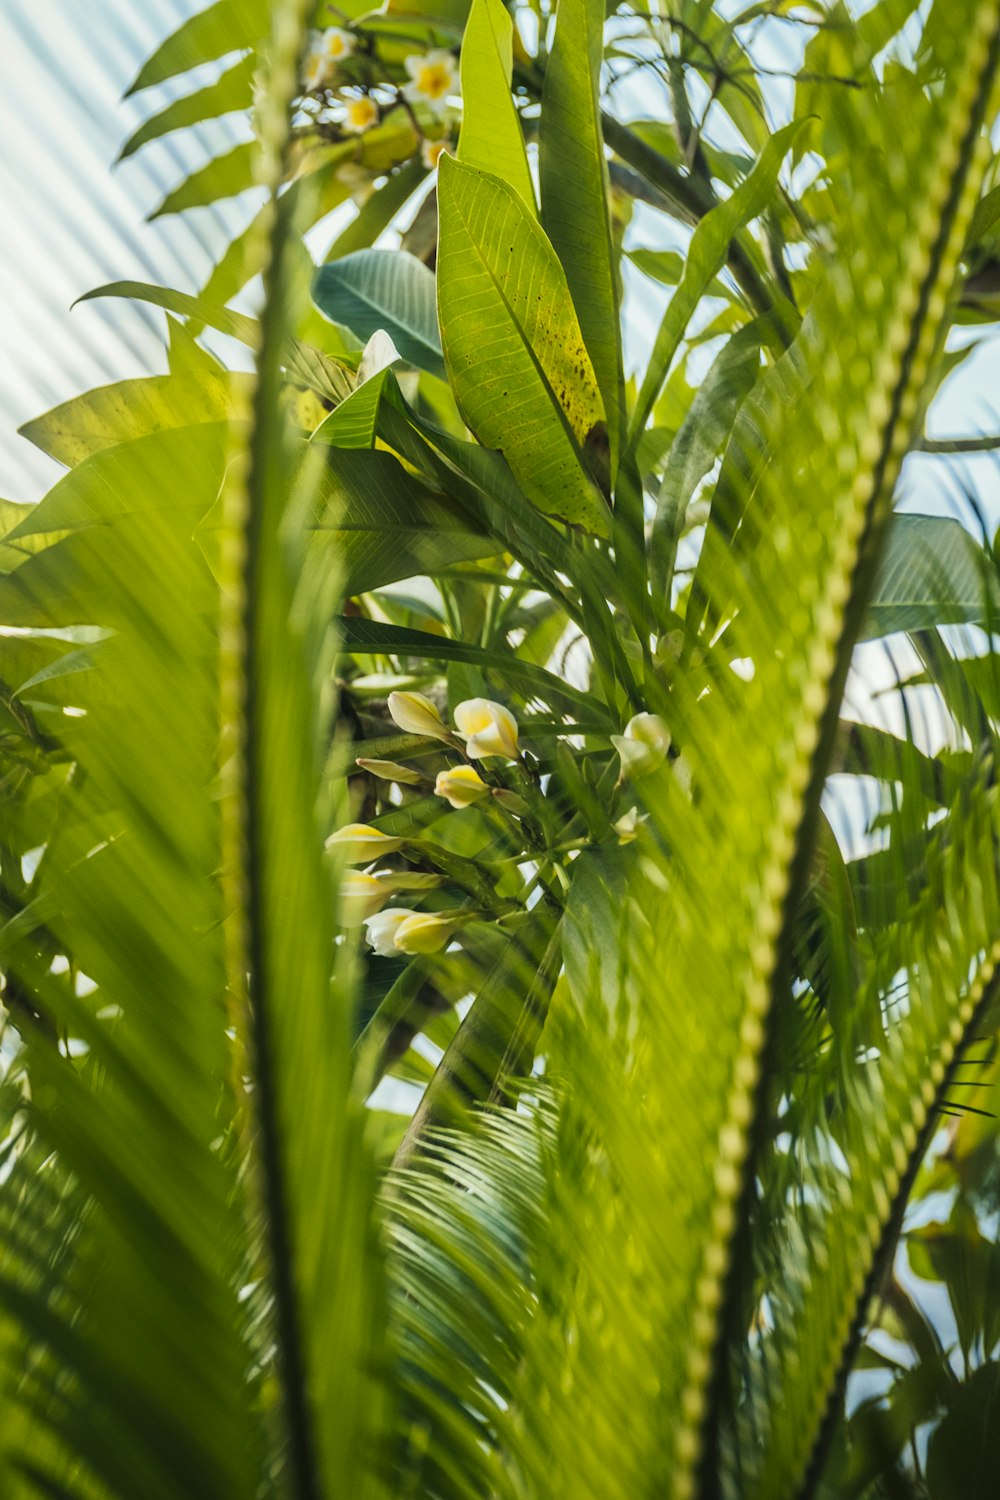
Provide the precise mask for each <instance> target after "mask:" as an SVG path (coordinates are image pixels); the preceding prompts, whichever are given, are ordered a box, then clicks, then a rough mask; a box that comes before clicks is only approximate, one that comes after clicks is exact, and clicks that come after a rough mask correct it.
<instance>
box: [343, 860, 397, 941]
mask: <svg viewBox="0 0 1000 1500" xmlns="http://www.w3.org/2000/svg"><path fill="white" fill-rule="evenodd" d="M391 895H392V891H391V890H390V889H389V887H388V886H387V885H383V884H382V882H381V880H376V878H375V876H374V875H361V874H359V873H358V871H356V870H351V871H350V872H349V873H348V874H347V875H345V876H344V878H343V880H342V881H341V882H340V922H341V925H342V926H343V927H360V926H361V923H362V922H367V921H368V919H369V917H373V916H374V915H375V913H376V912H379V911H381V910H382V908H383V906H384V905H385V903H386V902H387V901H388V899H389V897H390V896H391Z"/></svg>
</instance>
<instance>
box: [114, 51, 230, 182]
mask: <svg viewBox="0 0 1000 1500" xmlns="http://www.w3.org/2000/svg"><path fill="white" fill-rule="evenodd" d="M256 67H257V59H256V58H255V57H254V56H253V55H252V54H251V55H249V56H247V57H243V58H241V59H240V61H239V62H238V63H234V64H233V66H232V67H231V68H227V69H226V71H225V72H224V73H223V74H222V76H221V77H220V78H217V79H216V80H215V82H214V83H210V84H207V85H206V86H205V88H203V89H196V90H195V91H194V93H191V94H185V95H184V96H183V98H181V99H174V100H173V102H172V103H170V104H168V105H167V107H166V109H161V110H160V111H159V113H158V114H155V115H151V116H150V118H149V119H148V120H145V121H144V122H143V123H142V124H141V125H140V126H139V128H138V130H134V131H133V132H132V134H131V135H130V136H129V138H128V140H127V141H126V142H125V144H124V146H123V147H122V149H121V151H120V153H119V156H118V160H119V161H125V159H126V158H127V157H129V156H132V155H133V154H134V153H135V152H136V151H138V150H139V148H140V146H145V145H146V144H147V143H148V142H149V141H155V140H159V139H160V138H161V137H162V136H165V135H169V134H170V132H171V131H174V130H182V129H184V127H185V126H188V125H200V124H201V123H202V121H203V120H214V119H218V117H219V116H220V115H228V114H232V113H233V112H234V111H236V110H245V109H249V108H250V104H251V102H252V99H253V75H254V71H255V69H256Z"/></svg>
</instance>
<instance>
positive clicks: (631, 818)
mask: <svg viewBox="0 0 1000 1500" xmlns="http://www.w3.org/2000/svg"><path fill="white" fill-rule="evenodd" d="M646 817H647V814H645V813H642V814H640V812H639V809H638V808H637V807H630V808H629V810H628V812H627V813H623V814H622V816H621V817H620V818H619V819H618V821H617V823H615V824H613V825H612V826H613V827H614V830H615V833H617V835H618V842H619V844H631V843H632V841H633V839H635V838H637V837H638V835H639V824H640V823H645V821H646Z"/></svg>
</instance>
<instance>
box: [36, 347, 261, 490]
mask: <svg viewBox="0 0 1000 1500" xmlns="http://www.w3.org/2000/svg"><path fill="white" fill-rule="evenodd" d="M246 383H247V382H246V377H245V376H240V375H229V374H228V373H227V372H226V371H225V370H223V369H221V368H220V367H219V366H218V365H216V367H215V372H214V373H213V372H212V371H211V370H205V371H203V372H202V374H201V375H200V376H199V377H198V379H197V380H193V379H191V378H178V377H177V376H173V375H152V376H149V377H148V378H147V379H144V380H123V381H119V382H118V383H117V384H115V385H105V386H98V387H97V388H96V389H95V390H92V391H88V392H87V394H86V395H85V396H76V397H75V398H74V399H73V400H72V401H66V402H64V403H63V404H62V406H56V407H54V408H53V409H52V411H50V412H47V413H46V414H45V416H43V417H36V418H35V420H34V421H33V422H28V423H26V424H25V426H24V427H22V428H21V429H20V432H21V435H22V437H26V438H27V439H28V441H29V442H31V443H34V444H35V446H36V447H38V448H41V450H42V452H43V453H48V454H49V455H50V457H52V458H54V459H56V460H57V461H58V462H59V463H61V464H65V465H66V466H67V468H72V467H73V465H74V464H78V463H80V462H81V461H82V460H83V459H85V458H89V457H90V455H91V454H92V453H97V452H98V451H99V450H100V449H101V448H111V447H113V446H114V445H115V444H116V443H124V442H128V441H129V440H130V439H131V438H136V437H141V436H142V435H143V434H145V433H151V432H162V431H163V430H164V429H165V428H168V427H189V426H191V425H194V424H196V423H198V422H214V421H223V420H225V419H226V418H227V417H230V416H232V415H233V413H234V411H235V409H236V407H235V397H234V387H235V388H237V389H239V388H243V387H244V386H245V385H246Z"/></svg>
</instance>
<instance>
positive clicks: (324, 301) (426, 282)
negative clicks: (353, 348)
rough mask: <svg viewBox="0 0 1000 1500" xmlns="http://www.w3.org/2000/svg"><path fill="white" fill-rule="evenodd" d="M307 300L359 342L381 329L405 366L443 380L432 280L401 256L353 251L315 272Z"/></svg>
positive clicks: (417, 263)
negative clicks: (355, 335) (351, 253)
mask: <svg viewBox="0 0 1000 1500" xmlns="http://www.w3.org/2000/svg"><path fill="white" fill-rule="evenodd" d="M313 300H314V302H315V303H316V306H317V307H318V308H319V309H320V311H321V312H322V313H324V314H325V316H326V317H328V318H330V319H331V320H332V321H333V322H334V323H343V324H344V325H345V326H346V327H348V328H350V329H351V330H352V331H353V332H354V333H356V334H357V336H358V337H359V338H360V339H362V340H367V339H369V338H370V337H371V335H372V334H373V333H377V332H378V331H379V329H384V330H385V332H386V333H388V334H389V337H390V338H391V339H392V341H393V343H394V344H395V345H396V348H397V349H398V350H399V352H400V354H401V355H402V356H403V358H404V359H405V360H407V361H408V362H409V363H410V364H413V365H416V366H417V367H418V369H421V370H428V371H430V373H431V374H432V375H441V376H443V375H444V361H443V360H442V357H441V339H440V335H439V334H438V327H437V315H436V313H435V309H434V274H433V272H431V271H429V270H428V269H427V267H426V266H425V265H424V264H423V262H422V261H419V260H417V259H416V257H415V256H413V255H408V254H407V253H406V252H405V251H404V250H358V251H355V252H354V254H353V255H346V256H344V257H343V258H342V259H341V260H337V261H333V262H331V263H329V264H327V265H325V266H320V268H319V270H318V271H317V272H316V278H315V280H314V282H313Z"/></svg>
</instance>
